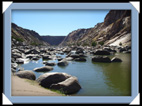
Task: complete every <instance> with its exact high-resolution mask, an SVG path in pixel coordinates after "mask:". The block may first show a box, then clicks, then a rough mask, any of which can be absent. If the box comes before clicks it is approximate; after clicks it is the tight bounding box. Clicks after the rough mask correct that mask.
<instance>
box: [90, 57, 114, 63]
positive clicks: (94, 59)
mask: <svg viewBox="0 0 142 106" xmlns="http://www.w3.org/2000/svg"><path fill="white" fill-rule="evenodd" d="M92 61H93V62H104V63H110V62H111V59H110V58H109V57H107V56H94V57H93V58H92Z"/></svg>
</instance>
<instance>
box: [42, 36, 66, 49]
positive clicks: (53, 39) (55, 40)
mask: <svg viewBox="0 0 142 106" xmlns="http://www.w3.org/2000/svg"><path fill="white" fill-rule="evenodd" d="M41 37H42V39H43V41H45V42H47V43H49V44H50V45H55V46H57V45H59V44H60V43H61V42H62V41H63V40H64V38H65V37H66V36H49V35H47V36H41Z"/></svg>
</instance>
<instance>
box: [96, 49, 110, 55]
mask: <svg viewBox="0 0 142 106" xmlns="http://www.w3.org/2000/svg"><path fill="white" fill-rule="evenodd" d="M94 55H110V52H109V51H107V50H97V51H95V52H94Z"/></svg>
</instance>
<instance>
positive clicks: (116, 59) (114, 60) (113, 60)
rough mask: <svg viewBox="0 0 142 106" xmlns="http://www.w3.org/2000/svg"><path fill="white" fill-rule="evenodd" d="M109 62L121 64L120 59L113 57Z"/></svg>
mask: <svg viewBox="0 0 142 106" xmlns="http://www.w3.org/2000/svg"><path fill="white" fill-rule="evenodd" d="M111 62H122V60H121V59H120V58H117V57H114V58H112V59H111Z"/></svg>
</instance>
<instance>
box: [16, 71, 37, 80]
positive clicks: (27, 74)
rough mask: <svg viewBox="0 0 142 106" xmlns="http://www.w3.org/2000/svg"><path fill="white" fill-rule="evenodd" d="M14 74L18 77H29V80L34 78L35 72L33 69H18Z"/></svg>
mask: <svg viewBox="0 0 142 106" xmlns="http://www.w3.org/2000/svg"><path fill="white" fill-rule="evenodd" d="M15 75H17V76H18V77H20V78H26V79H30V80H35V79H36V76H35V73H34V72H33V71H29V70H24V71H18V72H17V73H16V74H15Z"/></svg>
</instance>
